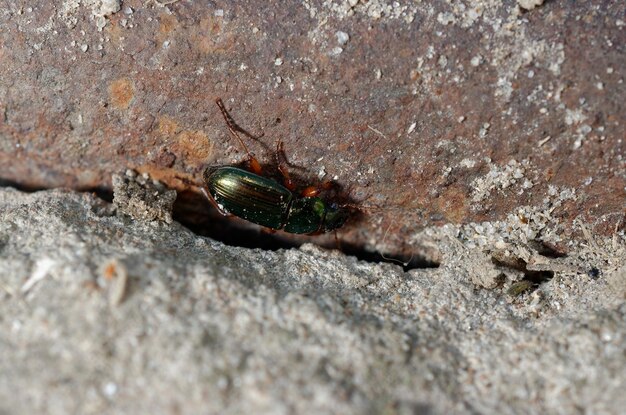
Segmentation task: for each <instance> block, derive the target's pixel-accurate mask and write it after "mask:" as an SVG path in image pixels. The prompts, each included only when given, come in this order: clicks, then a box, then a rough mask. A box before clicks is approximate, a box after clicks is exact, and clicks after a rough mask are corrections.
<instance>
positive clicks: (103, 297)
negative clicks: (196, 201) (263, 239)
mask: <svg viewBox="0 0 626 415" xmlns="http://www.w3.org/2000/svg"><path fill="white" fill-rule="evenodd" d="M148 183H149V182H148ZM129 189H130V188H129ZM133 192H136V193H133ZM130 193H131V194H130V197H129V199H127V200H130V199H131V198H133V197H135V198H136V199H137V200H140V199H141V198H142V195H144V196H145V195H146V194H147V193H145V192H144V191H143V189H142V188H136V189H135V190H132V189H131V190H130ZM117 203H118V209H120V208H121V207H122V206H120V205H119V203H120V202H119V201H118V202H117ZM529 218H530V219H529V220H528V221H527V223H526V225H529V224H530V225H532V224H533V223H536V222H534V220H535V219H533V217H532V216H531V215H529ZM512 220H513V219H510V222H508V224H505V223H497V222H494V223H487V222H485V223H481V224H469V225H467V226H452V225H447V226H445V227H432V228H427V229H426V230H425V231H424V233H422V234H421V238H423V244H427V241H428V243H430V245H431V246H433V247H436V249H437V250H438V251H439V253H440V265H439V267H438V268H425V269H413V270H411V271H408V272H404V271H403V270H402V268H401V267H399V266H396V265H392V264H388V263H371V262H363V261H358V260H356V259H355V258H354V257H349V256H345V255H344V254H342V253H340V252H338V251H328V250H324V249H321V248H319V247H317V246H315V245H312V244H305V245H303V246H302V247H301V248H299V249H289V250H277V251H265V250H259V249H245V248H239V247H232V246H226V245H224V244H222V243H220V242H216V241H213V240H211V239H208V238H204V237H201V236H197V235H195V234H194V233H192V232H191V231H190V230H188V229H186V228H184V227H182V226H181V225H180V224H178V223H177V222H172V223H167V222H166V221H165V220H145V219H141V220H136V219H133V218H132V217H129V216H126V215H112V214H111V207H110V205H109V204H108V203H106V202H103V201H102V200H100V199H98V198H96V197H94V196H93V195H92V194H89V193H75V192H71V191H66V190H52V191H41V192H36V193H23V192H19V191H17V190H14V189H11V188H0V316H1V317H0V333H1V334H0V356H2V359H0V413H41V412H46V413H50V414H65V413H68V412H77V413H83V414H90V413H98V414H100V413H120V412H129V413H148V412H150V413H164V412H167V413H169V412H177V413H222V414H228V413H244V412H248V413H320V412H322V413H341V414H350V413H381V412H390V413H415V412H418V413H422V412H428V413H433V414H443V413H452V412H454V413H463V412H480V413H505V412H520V413H522V412H523V413H572V412H576V411H579V410H581V409H584V410H585V411H586V412H589V413H600V412H604V413H619V412H620V411H621V409H622V408H624V407H625V406H626V400H625V397H624V393H623V386H622V385H623V384H624V381H625V380H626V379H625V377H626V375H625V374H626V361H625V360H624V353H625V352H626V346H625V345H626V304H625V298H624V291H623V287H624V284H623V283H621V284H619V283H616V281H617V280H618V279H619V278H623V276H624V269H623V258H624V252H626V243H625V241H624V240H625V237H624V233H623V231H618V232H617V233H615V235H614V236H613V237H611V238H602V237H599V236H595V237H594V238H595V239H594V240H593V243H591V242H587V243H580V244H571V245H570V246H569V252H568V254H567V255H566V256H563V255H560V256H557V255H556V254H554V255H552V254H550V252H554V251H549V250H547V249H546V248H541V249H539V248H537V245H536V244H530V243H528V242H525V239H524V238H526V236H527V235H528V232H518V230H523V229H522V228H519V227H518V228H515V227H513V226H511V224H512V223H513V222H512ZM504 232H508V235H509V236H508V239H506V240H504V239H502V235H503V234H504ZM493 247H497V249H498V250H499V251H498V255H497V258H499V261H498V262H497V263H493V265H492V266H493V267H494V269H495V268H496V267H500V268H499V269H500V272H501V273H502V274H503V275H504V276H505V277H504V278H503V279H502V280H501V281H500V283H499V285H495V286H491V288H484V287H483V286H482V285H477V284H482V281H483V280H482V279H481V278H477V274H478V273H480V272H481V268H480V266H483V267H484V266H485V265H484V264H485V263H487V262H489V261H488V260H489V258H491V255H492V254H491V250H492V249H495V248H493ZM433 249H434V248H433ZM507 249H508V251H509V252H510V255H517V257H518V259H517V260H510V261H506V260H504V259H503V258H505V256H506V251H507ZM539 252H541V254H540V253H539ZM529 253H531V254H529ZM546 255H552V256H546ZM539 257H541V258H542V260H541V261H540V260H539V259H538V258H539ZM531 259H532V261H531ZM524 261H527V262H528V265H524V264H525V262H524ZM531 262H532V264H534V266H535V267H538V265H537V264H539V263H540V262H541V269H542V270H549V269H554V271H553V273H554V276H553V277H552V278H551V279H549V280H547V281H544V282H541V283H537V284H534V286H533V287H531V288H529V289H527V290H525V291H524V292H522V293H519V295H517V296H515V297H513V298H512V297H511V296H510V295H508V294H507V290H508V288H509V287H510V286H511V285H512V284H515V281H518V280H519V278H528V276H526V277H524V272H526V271H524V267H526V269H528V268H529V267H530V264H531ZM511 264H513V265H511ZM516 264H519V265H516ZM551 264H553V265H551ZM566 265H567V266H566ZM511 266H512V267H513V268H510V267H511ZM591 267H594V268H596V269H597V273H594V275H595V277H593V278H592V277H591V276H590V275H589V274H588V272H587V270H588V269H590V268H591ZM507 275H508V276H507Z"/></svg>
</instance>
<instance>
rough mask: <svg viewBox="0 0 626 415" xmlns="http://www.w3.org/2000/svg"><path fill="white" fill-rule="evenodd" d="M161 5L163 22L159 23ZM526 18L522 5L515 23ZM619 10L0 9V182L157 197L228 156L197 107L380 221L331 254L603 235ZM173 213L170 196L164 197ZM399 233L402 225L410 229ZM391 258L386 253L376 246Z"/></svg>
mask: <svg viewBox="0 0 626 415" xmlns="http://www.w3.org/2000/svg"><path fill="white" fill-rule="evenodd" d="M165 3H168V4H167V5H164V4H165ZM520 5H521V6H523V7H524V8H527V9H531V10H528V11H527V10H525V9H521V8H520ZM533 6H536V7H534V8H533ZM625 15H626V3H624V2H623V1H618V0H616V1H595V2H591V1H550V2H541V1H515V0H507V1H501V0H480V1H473V2H471V3H467V4H466V3H463V2H454V3H451V4H449V3H447V2H409V1H391V0H389V1H384V0H370V1H367V2H365V1H358V0H350V1H347V0H341V1H334V2H329V1H321V0H320V1H314V0H305V1H299V0H298V1H296V0H289V1H283V0H280V1H278V0H270V1H263V2H258V1H254V2H253V1H245V0H236V1H169V2H165V1H158V0H153V1H145V0H127V1H124V2H123V4H122V3H121V2H119V1H105V2H100V1H82V2H79V1H77V0H63V1H55V2H50V1H44V0H36V1H30V0H29V1H26V0H12V1H10V2H8V3H7V2H5V3H4V4H3V6H2V10H0V27H1V28H2V30H1V31H0V60H1V61H2V65H0V163H1V165H2V170H1V171H0V179H4V180H8V181H11V182H14V183H16V184H19V185H20V186H23V187H25V188H33V187H35V188H38V187H56V186H66V187H67V186H69V187H73V188H80V189H84V188H89V189H91V188H109V189H110V187H111V183H110V177H111V173H116V172H123V171H125V170H126V169H127V168H135V169H138V170H139V171H141V172H149V173H150V174H151V175H152V176H153V177H155V178H157V179H160V180H162V181H163V182H164V183H166V184H167V185H169V186H170V187H175V188H178V189H179V190H181V189H183V188H185V187H188V186H187V184H185V182H183V181H181V180H180V179H179V177H186V178H188V179H190V178H193V179H194V180H196V182H198V181H199V180H200V178H201V171H202V169H203V167H204V166H206V165H209V164H228V163H231V162H232V161H234V160H241V158H242V157H243V154H242V153H241V152H240V149H239V148H238V146H237V145H236V143H234V142H232V141H231V140H230V139H229V138H228V135H227V133H226V129H225V126H224V123H223V120H222V119H221V118H220V115H219V112H218V110H217V108H216V107H215V105H214V102H213V99H214V98H215V97H217V96H220V97H223V98H224V99H225V100H226V103H227V106H228V107H229V109H230V110H231V111H232V114H233V116H234V117H235V119H236V120H237V121H238V122H239V123H240V124H241V125H242V126H243V127H245V128H246V129H248V130H250V131H251V132H254V133H260V132H264V133H265V136H264V138H263V139H262V141H263V142H265V143H266V145H267V146H266V148H264V147H262V146H261V145H259V144H258V143H256V144H255V143H250V147H251V148H252V149H253V151H255V152H256V153H257V154H258V155H259V157H260V158H261V160H262V161H271V160H272V154H271V153H272V151H271V149H272V148H273V146H274V140H275V139H277V138H280V139H282V140H284V142H285V149H286V152H287V155H288V157H289V159H290V160H291V162H293V163H295V164H296V165H300V166H304V167H305V168H306V171H304V172H303V171H300V173H301V174H302V175H303V176H305V177H306V178H308V179H310V180H311V181H313V182H315V181H316V180H318V178H319V177H322V176H324V175H325V174H326V175H327V176H326V177H336V178H337V180H338V181H339V182H340V183H341V184H343V185H344V186H345V188H346V190H347V192H348V193H349V194H350V196H351V197H353V198H355V199H356V200H360V201H364V203H365V204H368V205H375V206H380V207H383V208H384V209H382V210H377V211H375V212H373V213H372V212H371V211H369V212H367V215H366V216H365V221H364V223H361V224H359V225H357V226H354V227H352V228H351V229H347V230H346V232H344V233H342V234H341V235H340V236H341V238H342V239H344V240H346V241H352V242H355V243H357V244H359V245H361V246H365V245H368V244H369V245H370V247H371V245H372V241H380V240H381V239H382V237H383V234H384V233H385V232H386V230H388V228H389V226H390V225H393V226H392V228H391V230H389V232H388V233H389V235H390V236H392V237H390V238H389V240H388V241H387V242H388V244H390V245H391V244H393V245H394V246H393V247H391V248H390V250H391V251H394V250H395V251H397V250H410V249H411V248H410V247H406V246H403V245H402V244H403V242H402V241H406V239H407V237H408V236H409V235H410V234H411V232H414V231H415V228H420V227H424V226H429V225H433V224H444V223H455V224H458V223H468V222H479V221H483V220H490V221H492V220H502V219H504V218H506V217H507V216H508V215H510V214H513V213H514V212H515V211H516V209H517V208H518V207H520V206H526V207H531V208H532V207H536V206H539V205H542V203H543V201H544V199H545V198H546V196H547V195H548V193H549V191H550V189H551V188H553V189H557V190H556V191H558V192H561V191H570V190H571V189H575V190H576V193H575V197H573V198H572V199H571V200H569V202H568V203H567V204H564V205H563V206H562V207H561V208H560V210H559V211H556V212H553V213H554V214H555V215H558V216H559V217H560V218H561V219H563V230H562V232H563V235H564V237H565V238H582V237H583V235H582V233H581V232H579V231H577V229H578V228H577V227H576V226H575V225H574V221H575V219H576V218H578V219H580V220H582V221H584V222H588V223H589V226H590V230H591V232H592V233H594V234H602V235H610V234H611V232H613V229H614V227H615V224H616V223H618V222H619V221H620V220H621V218H622V217H623V214H624V199H625V186H626V179H625V174H626V173H625V172H626V166H625V160H624V149H625V146H626V144H625V143H624V136H625V133H626V127H625V123H624V119H625V110H624V96H626V90H625V85H624V68H626V53H625V51H624V47H625V46H624V45H626V30H625V28H624V25H625V23H624V16H625ZM185 197H186V198H187V199H188V198H189V194H188V193H187V194H185V195H183V198H185ZM409 224H410V226H409ZM394 241H395V242H394Z"/></svg>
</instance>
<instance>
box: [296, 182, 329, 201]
mask: <svg viewBox="0 0 626 415" xmlns="http://www.w3.org/2000/svg"><path fill="white" fill-rule="evenodd" d="M333 187H335V182H333V181H330V180H329V181H326V182H322V183H321V184H320V185H319V186H309V187H306V188H304V189H303V190H302V192H300V196H302V197H315V196H317V195H319V194H320V193H322V191H324V190H330V189H332V188H333Z"/></svg>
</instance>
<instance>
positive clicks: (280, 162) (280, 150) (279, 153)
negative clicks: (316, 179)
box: [275, 139, 296, 192]
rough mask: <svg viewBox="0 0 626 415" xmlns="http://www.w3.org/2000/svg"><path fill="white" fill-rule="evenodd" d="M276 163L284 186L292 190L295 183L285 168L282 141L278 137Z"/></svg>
mask: <svg viewBox="0 0 626 415" xmlns="http://www.w3.org/2000/svg"><path fill="white" fill-rule="evenodd" d="M275 154H276V164H277V166H278V171H279V172H280V174H281V175H282V176H283V183H284V185H285V187H286V188H287V189H289V190H291V191H292V192H293V191H294V190H296V184H295V183H294V182H293V180H292V179H291V176H289V170H287V165H288V164H289V163H288V162H287V157H285V151H284V150H283V142H282V141H281V140H280V139H278V140H276V153H275Z"/></svg>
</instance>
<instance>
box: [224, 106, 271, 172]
mask: <svg viewBox="0 0 626 415" xmlns="http://www.w3.org/2000/svg"><path fill="white" fill-rule="evenodd" d="M215 103H216V104H217V106H218V108H219V109H220V111H221V112H222V117H224V121H226V126H227V127H228V131H229V132H230V134H231V135H232V136H233V137H235V138H236V139H237V141H239V144H241V147H243V150H244V151H245V152H246V155H247V156H248V167H249V169H250V171H252V173H255V174H259V175H260V174H261V173H262V171H263V169H262V168H261V163H259V161H258V160H257V159H256V157H254V155H253V154H252V153H251V152H250V150H248V146H246V143H244V142H243V140H242V139H241V137H240V136H239V134H237V132H238V131H239V132H240V133H242V134H245V135H247V136H248V137H250V138H252V139H254V140H257V139H258V138H260V137H263V134H261V135H260V136H259V137H255V136H253V135H252V134H250V133H248V132H247V131H246V130H244V129H243V128H241V127H239V126H238V125H237V124H235V122H234V121H233V119H232V117H231V116H230V114H228V111H226V107H225V106H224V103H223V102H222V99H221V98H216V99H215Z"/></svg>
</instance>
